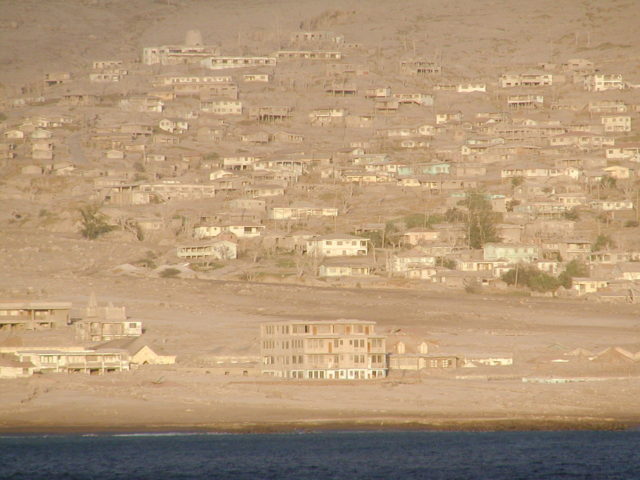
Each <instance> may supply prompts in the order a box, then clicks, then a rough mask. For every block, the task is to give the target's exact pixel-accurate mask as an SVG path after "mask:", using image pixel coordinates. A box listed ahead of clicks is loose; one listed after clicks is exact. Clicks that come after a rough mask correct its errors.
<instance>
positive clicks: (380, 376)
mask: <svg viewBox="0 0 640 480" xmlns="http://www.w3.org/2000/svg"><path fill="white" fill-rule="evenodd" d="M238 3H240V2H233V1H222V0H221V1H211V2H204V1H197V0H166V1H164V0H163V1H159V0H157V1H152V0H142V1H140V2H125V1H124V0H68V1H53V2H37V1H35V0H22V1H17V0H6V1H3V2H0V44H1V45H2V46H3V47H4V48H2V49H1V51H0V265H1V266H2V272H3V273H2V274H1V275H0V431H7V432H9V431H42V430H64V429H77V430H110V429H114V430H141V429H146V430H154V429H157V430H163V429H165V430H166V429H194V428H196V429H199V428H201V429H209V430H225V431H227V430H229V431H242V430H269V429H275V430H277V429H288V428H307V427H309V428H323V427H324V428H331V427H332V426H339V427H341V428H342V427H352V426H359V427H368V426H371V427H373V426H375V427H384V426H390V427H398V426H403V425H404V426H406V427H408V426H411V427H416V428H518V427H520V426H527V427H536V428H537V427H540V428H543V427H544V428H546V427H550V428H563V427H571V428H576V427H582V426H584V427H585V428H586V427H599V428H618V427H623V426H628V425H635V424H638V423H640V405H638V402H637V398H638V395H640V330H639V329H640V316H639V314H640V124H639V123H640V36H639V35H638V32H637V24H636V23H637V19H638V18H640V3H638V2H634V1H628V0H611V1H609V0H607V1H605V0H586V1H567V2H552V1H550V0H542V1H539V2H526V1H524V0H513V1H511V0H510V1H506V0H486V1H485V0H483V1H477V2H462V1H453V2H440V1H436V0H430V1H418V0H401V1H399V2H393V3H390V2H374V1H364V0H362V1H356V2H352V3H351V4H350V5H349V8H344V6H340V2H317V3H312V2H308V1H306V0H304V1H302V2H294V1H292V0H291V1H290V0H285V1H282V2H263V1H259V0H248V1H246V2H241V3H242V4H243V8H242V9H241V10H239V9H238V8H237V4H238ZM516 4H517V9H515V8H514V9H512V6H513V5H516ZM138 9H139V10H140V11H138ZM141 11H144V14H141V13H140V12H141ZM516 12H517V13H516ZM634 19H635V21H634Z"/></svg>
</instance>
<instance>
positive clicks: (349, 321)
mask: <svg viewBox="0 0 640 480" xmlns="http://www.w3.org/2000/svg"><path fill="white" fill-rule="evenodd" d="M294 324H295V325H299V324H309V325H354V324H355V325H375V324H376V322H374V321H373V320H355V319H347V318H340V319H338V320H285V321H280V322H264V323H262V324H261V325H294Z"/></svg>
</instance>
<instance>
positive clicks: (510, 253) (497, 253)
mask: <svg viewBox="0 0 640 480" xmlns="http://www.w3.org/2000/svg"><path fill="white" fill-rule="evenodd" d="M483 258H484V260H506V261H507V262H509V263H511V264H515V263H520V262H525V263H532V262H534V261H536V260H538V259H539V258H540V249H539V248H538V247H537V246H535V245H525V244H503V243H487V244H485V245H484V247H483Z"/></svg>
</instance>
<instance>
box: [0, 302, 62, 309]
mask: <svg viewBox="0 0 640 480" xmlns="http://www.w3.org/2000/svg"><path fill="white" fill-rule="evenodd" d="M16 309H19V310H68V309H71V302H0V310H16Z"/></svg>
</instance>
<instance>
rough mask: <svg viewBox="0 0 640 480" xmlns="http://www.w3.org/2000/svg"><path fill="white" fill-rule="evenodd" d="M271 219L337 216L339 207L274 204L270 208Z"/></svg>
mask: <svg viewBox="0 0 640 480" xmlns="http://www.w3.org/2000/svg"><path fill="white" fill-rule="evenodd" d="M268 216H269V218H270V219H271V220H300V219H306V218H310V217H319V218H322V217H337V216H338V209H337V208H333V207H317V206H314V205H312V204H307V203H293V204H291V205H289V206H282V207H280V206H273V207H271V208H270V209H269V213H268Z"/></svg>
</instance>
